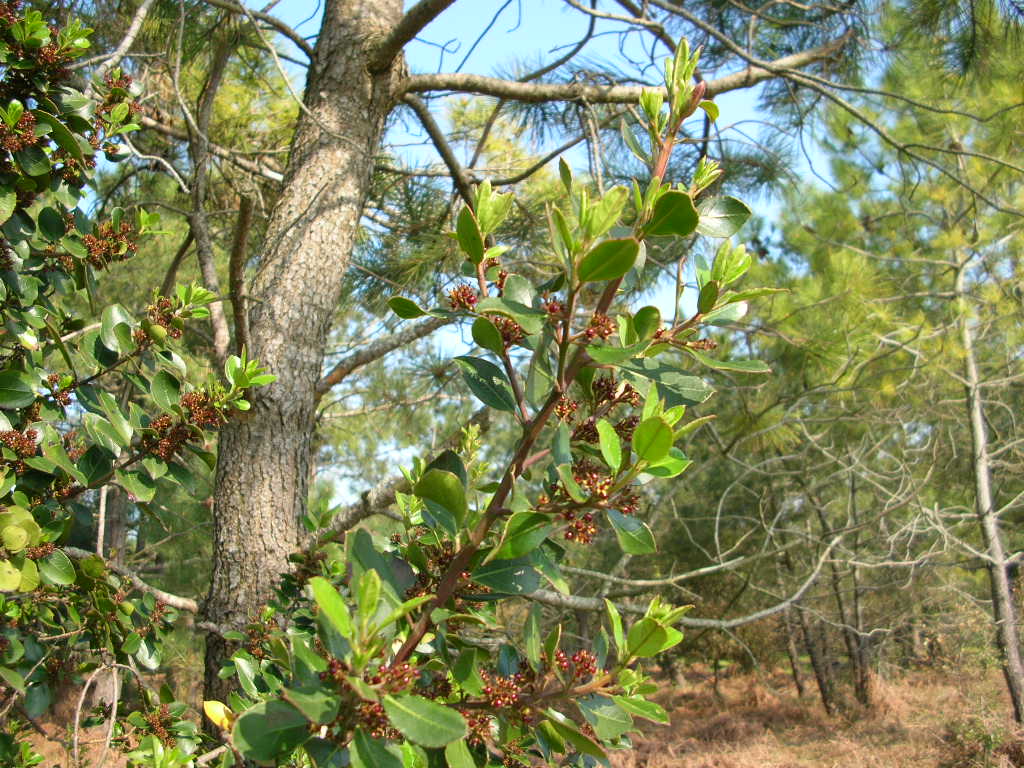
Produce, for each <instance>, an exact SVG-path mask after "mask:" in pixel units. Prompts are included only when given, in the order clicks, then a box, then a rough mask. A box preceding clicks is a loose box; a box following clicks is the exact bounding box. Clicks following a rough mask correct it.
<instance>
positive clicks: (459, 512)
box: [412, 469, 467, 525]
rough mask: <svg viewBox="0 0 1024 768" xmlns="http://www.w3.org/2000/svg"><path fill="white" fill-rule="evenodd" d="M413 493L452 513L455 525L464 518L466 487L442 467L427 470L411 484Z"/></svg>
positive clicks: (460, 523) (459, 523)
mask: <svg viewBox="0 0 1024 768" xmlns="http://www.w3.org/2000/svg"><path fill="white" fill-rule="evenodd" d="M412 490H413V493H415V494H416V495H417V496H419V497H420V498H422V499H429V500H430V501H433V502H434V503H435V504H440V505H441V506H442V507H443V508H444V509H446V510H447V511H448V512H450V513H451V514H452V516H453V517H454V519H455V522H456V524H457V525H462V523H463V521H464V520H465V519H466V512H467V505H466V489H465V487H464V486H463V485H462V480H460V479H459V478H458V477H456V476H455V475H454V474H453V473H451V472H448V471H445V470H442V469H430V470H427V471H426V472H425V473H424V474H423V477H421V478H420V479H419V481H418V482H417V483H416V485H415V486H413V489H412Z"/></svg>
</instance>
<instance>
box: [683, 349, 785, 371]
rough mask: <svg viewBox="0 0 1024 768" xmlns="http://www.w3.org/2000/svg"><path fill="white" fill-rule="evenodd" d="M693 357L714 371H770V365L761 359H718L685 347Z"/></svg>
mask: <svg viewBox="0 0 1024 768" xmlns="http://www.w3.org/2000/svg"><path fill="white" fill-rule="evenodd" d="M686 351H687V352H689V353H690V354H691V355H693V357H695V358H696V359H697V360H698V361H700V362H701V363H703V364H704V365H706V366H707V367H708V368H714V369H715V370H716V371H730V372H733V373H771V372H772V369H771V367H770V366H769V365H768V364H767V363H766V362H764V361H763V360H719V359H718V358H715V357H712V356H711V355H708V354H706V353H704V352H702V351H701V350H699V349H691V348H689V347H688V348H687V349H686Z"/></svg>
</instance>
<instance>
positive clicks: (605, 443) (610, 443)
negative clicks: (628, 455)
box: [597, 419, 622, 472]
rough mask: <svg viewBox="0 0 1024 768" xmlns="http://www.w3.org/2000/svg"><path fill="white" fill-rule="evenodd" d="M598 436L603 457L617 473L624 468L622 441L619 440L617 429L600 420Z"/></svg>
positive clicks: (598, 422) (598, 421)
mask: <svg viewBox="0 0 1024 768" xmlns="http://www.w3.org/2000/svg"><path fill="white" fill-rule="evenodd" d="M597 436H598V443H599V445H600V447H601V456H602V457H603V458H604V461H605V463H606V464H607V465H608V466H609V467H611V469H612V471H613V472H617V471H618V469H619V467H621V466H622V441H621V440H620V439H619V435H618V433H617V432H616V431H615V427H613V426H612V425H611V424H609V423H608V422H607V421H605V420H604V419H598V420H597Z"/></svg>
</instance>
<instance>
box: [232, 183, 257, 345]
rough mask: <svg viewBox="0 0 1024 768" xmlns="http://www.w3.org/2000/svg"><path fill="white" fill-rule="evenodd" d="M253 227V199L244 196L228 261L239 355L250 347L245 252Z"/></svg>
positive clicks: (240, 201)
mask: <svg viewBox="0 0 1024 768" xmlns="http://www.w3.org/2000/svg"><path fill="white" fill-rule="evenodd" d="M251 226H252V198H251V197H249V196H248V195H242V197H241V199H240V200H239V201H238V221H236V222H235V240H234V242H233V243H232V245H231V257H230V259H229V260H228V292H229V293H230V295H231V309H232V314H233V315H234V319H235V352H236V353H237V354H239V355H241V354H242V350H244V349H247V348H248V347H249V315H248V314H247V313H246V310H245V252H246V246H247V245H248V243H249V229H250V227H251Z"/></svg>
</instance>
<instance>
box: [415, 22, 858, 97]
mask: <svg viewBox="0 0 1024 768" xmlns="http://www.w3.org/2000/svg"><path fill="white" fill-rule="evenodd" d="M848 40H849V35H843V36H842V37H840V38H837V39H836V40H832V41H831V42H828V43H825V44H824V45H820V46H817V47H816V48H811V49H809V50H806V51H801V52H799V53H794V54H791V55H789V56H783V57H781V58H779V59H775V60H774V61H771V62H765V64H764V66H749V67H747V68H746V69H742V70H740V71H738V72H733V73H731V74H728V75H723V76H722V77H718V78H715V79H714V80H708V81H707V91H706V95H707V97H708V98H711V97H713V96H717V95H718V94H721V93H726V92H727V91H735V90H738V89H740V88H748V87H750V86H752V85H757V84H758V83H761V82H764V81H765V80H770V79H772V78H773V77H777V76H778V75H779V74H780V73H781V72H783V71H784V70H790V69H799V68H800V67H805V66H807V65H808V64H813V63H814V62H816V61H821V60H822V59H827V58H828V57H830V56H832V55H833V54H835V53H836V52H837V51H838V50H839V49H841V48H842V47H843V46H844V45H846V43H847V42H848ZM644 90H652V89H651V88H649V87H645V86H639V85H587V84H583V83H520V82H517V81H514V80H503V79H502V78H499V77H486V76H484V75H473V74H465V73H461V72H452V73H441V74H436V75H425V74H421V75H409V77H407V78H406V79H405V80H404V81H403V83H402V84H401V86H400V92H402V93H403V94H409V93H429V92H431V91H456V92H459V93H475V94H479V95H482V96H495V97H497V98H502V99H510V100H513V101H521V102H527V103H537V102H542V101H573V100H577V99H582V100H584V101H586V102H588V103H591V104H634V103H636V101H637V100H638V99H639V98H640V94H641V93H642V92H643V91H644ZM661 90H662V91H663V92H664V88H662V89H661Z"/></svg>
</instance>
